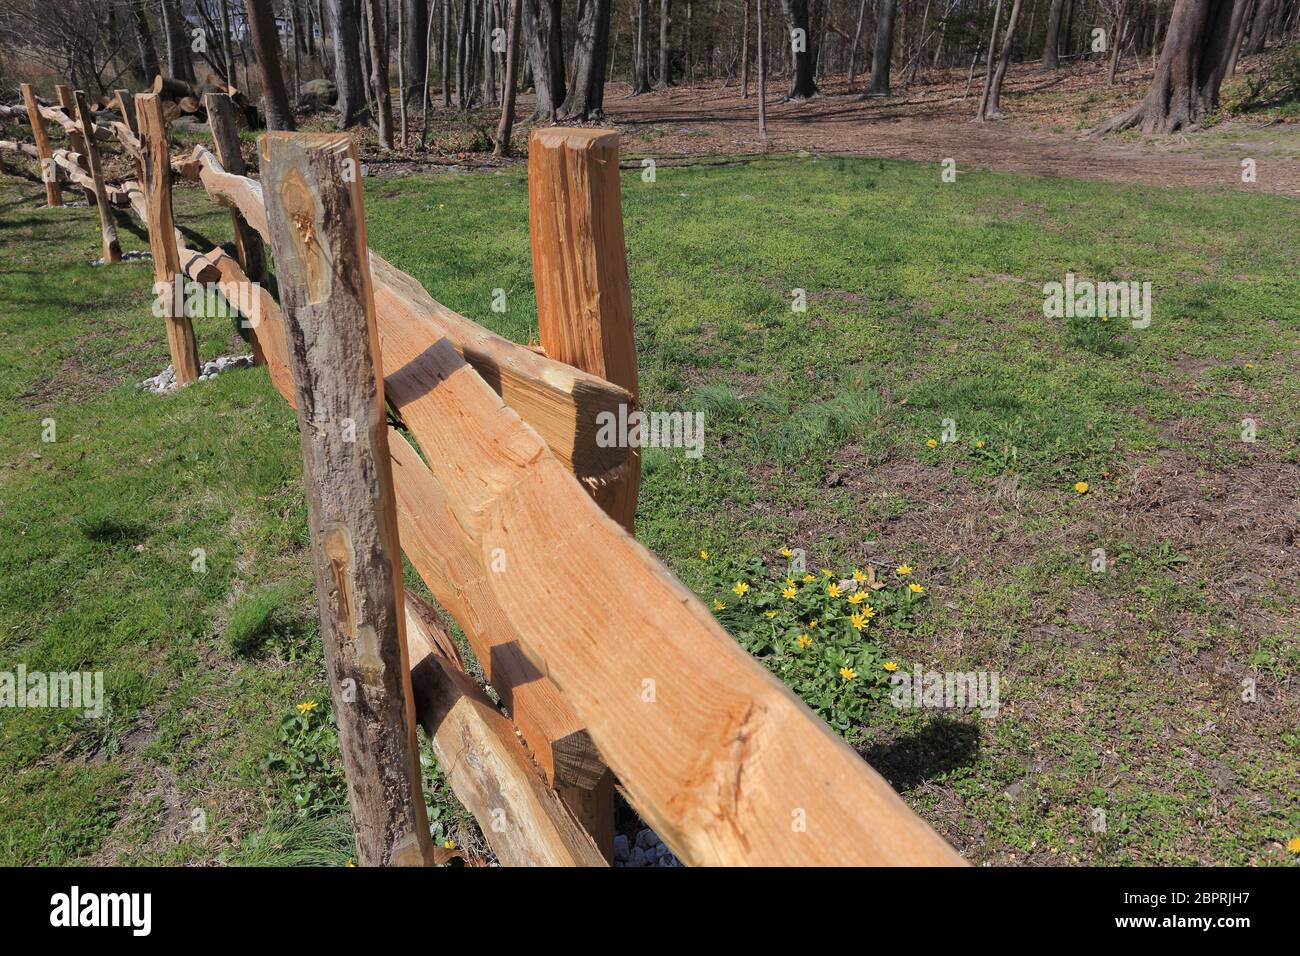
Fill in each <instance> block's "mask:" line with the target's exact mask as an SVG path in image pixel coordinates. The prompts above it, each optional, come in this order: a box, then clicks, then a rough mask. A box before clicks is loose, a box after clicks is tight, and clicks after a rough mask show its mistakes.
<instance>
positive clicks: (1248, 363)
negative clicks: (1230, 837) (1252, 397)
mask: <svg viewBox="0 0 1300 956" xmlns="http://www.w3.org/2000/svg"><path fill="white" fill-rule="evenodd" d="M1254 367H1255V363H1254V362H1247V363H1246V368H1254ZM1293 842H1294V841H1293ZM1296 852H1297V853H1300V850H1297V851H1296Z"/></svg>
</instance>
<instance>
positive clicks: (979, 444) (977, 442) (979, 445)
mask: <svg viewBox="0 0 1300 956" xmlns="http://www.w3.org/2000/svg"><path fill="white" fill-rule="evenodd" d="M975 447H976V448H983V447H984V439H983V438H977V439H975Z"/></svg>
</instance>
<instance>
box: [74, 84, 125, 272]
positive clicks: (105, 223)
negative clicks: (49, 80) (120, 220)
mask: <svg viewBox="0 0 1300 956" xmlns="http://www.w3.org/2000/svg"><path fill="white" fill-rule="evenodd" d="M76 104H77V117H76V118H77V119H78V120H79V121H80V122H81V128H82V129H83V130H94V128H95V120H94V117H93V116H92V115H91V112H90V104H89V103H88V102H86V94H85V93H84V92H83V91H81V90H77V95H76ZM85 144H86V161H87V162H88V163H89V164H90V178H91V180H92V181H93V182H94V184H95V205H97V206H98V207H99V231H100V235H101V236H102V237H103V241H104V242H103V245H104V264H105V265H107V264H108V263H110V262H121V261H122V247H121V246H120V245H118V242H117V223H116V222H114V221H113V206H112V204H111V203H109V201H108V192H107V191H106V190H105V189H104V169H103V166H102V165H101V163H100V161H99V144H98V143H96V142H95V135H94V133H93V132H91V133H89V134H88V135H87V136H86V137H85Z"/></svg>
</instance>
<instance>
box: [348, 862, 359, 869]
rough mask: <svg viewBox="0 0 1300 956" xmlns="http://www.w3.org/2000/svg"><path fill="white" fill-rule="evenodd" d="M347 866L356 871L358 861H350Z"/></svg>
mask: <svg viewBox="0 0 1300 956" xmlns="http://www.w3.org/2000/svg"><path fill="white" fill-rule="evenodd" d="M345 865H346V866H350V867H352V868H353V869H356V866H357V861H356V860H348V862H347V863H346V864H345Z"/></svg>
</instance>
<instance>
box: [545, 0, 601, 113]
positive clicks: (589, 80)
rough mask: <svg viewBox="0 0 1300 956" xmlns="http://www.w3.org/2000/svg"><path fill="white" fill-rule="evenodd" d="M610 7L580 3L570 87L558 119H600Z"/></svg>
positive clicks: (596, 2)
mask: <svg viewBox="0 0 1300 956" xmlns="http://www.w3.org/2000/svg"><path fill="white" fill-rule="evenodd" d="M610 5H611V0H583V3H582V5H581V7H580V13H579V17H578V25H577V27H576V31H575V36H574V41H573V86H572V87H570V89H569V94H568V96H566V97H565V98H564V103H563V105H561V107H560V110H559V113H558V115H559V117H560V118H561V119H578V120H586V119H592V118H595V117H598V116H600V115H601V108H602V105H603V100H604V94H605V59H606V57H607V56H608V53H609V16H610Z"/></svg>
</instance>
